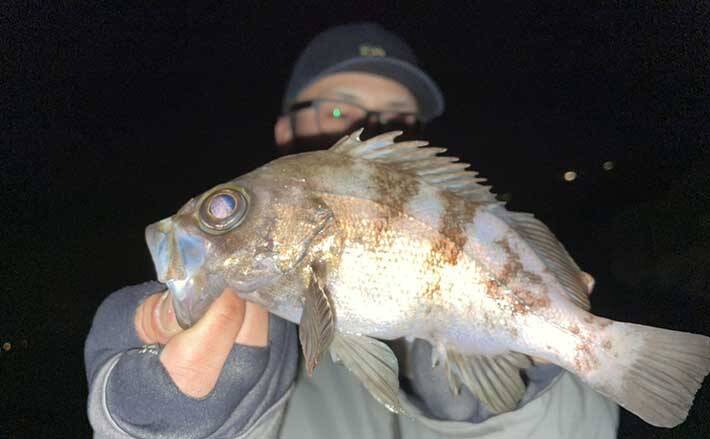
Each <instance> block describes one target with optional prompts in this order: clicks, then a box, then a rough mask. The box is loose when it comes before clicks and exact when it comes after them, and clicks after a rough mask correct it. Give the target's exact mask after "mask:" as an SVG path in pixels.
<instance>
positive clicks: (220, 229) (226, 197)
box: [199, 188, 248, 234]
mask: <svg viewBox="0 0 710 439" xmlns="http://www.w3.org/2000/svg"><path fill="white" fill-rule="evenodd" d="M247 200H248V199H247V196H246V194H245V193H244V192H243V191H242V190H238V189H232V188H221V189H217V190H216V191H214V192H213V193H211V194H210V195H208V196H207V197H206V198H205V199H204V200H203V201H202V205H201V206H200V209H199V218H200V227H201V228H202V230H204V231H205V232H207V233H211V234H221V233H226V232H228V231H230V230H232V229H234V228H235V227H237V226H238V225H239V224H240V223H241V222H242V220H243V219H244V217H245V214H246V212H247V207H248V201H247Z"/></svg>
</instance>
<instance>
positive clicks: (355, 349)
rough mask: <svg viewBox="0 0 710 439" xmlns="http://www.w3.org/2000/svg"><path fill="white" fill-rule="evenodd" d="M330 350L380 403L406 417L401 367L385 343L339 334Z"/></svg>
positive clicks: (337, 333)
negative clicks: (401, 384) (400, 394)
mask: <svg viewBox="0 0 710 439" xmlns="http://www.w3.org/2000/svg"><path fill="white" fill-rule="evenodd" d="M330 350H331V352H332V353H333V354H334V355H335V356H336V357H337V358H338V360H339V362H340V363H342V364H343V365H344V366H345V367H347V368H348V370H350V372H351V373H352V374H353V375H355V376H356V377H357V378H358V380H360V382H361V383H362V384H363V385H364V386H365V388H366V389H367V390H368V391H369V392H370V394H371V395H372V396H373V397H374V398H375V399H376V400H377V401H379V402H380V403H381V404H382V405H384V406H385V407H387V409H389V410H390V411H392V412H394V413H398V414H404V409H403V408H402V405H401V403H400V401H399V364H398V362H397V357H396V356H395V355H394V353H393V352H392V350H391V349H390V348H389V347H388V346H387V345H386V344H385V343H383V342H381V341H379V340H376V339H374V338H371V337H366V336H361V335H351V334H345V333H341V332H336V333H335V336H334V337H333V342H332V343H331V345H330Z"/></svg>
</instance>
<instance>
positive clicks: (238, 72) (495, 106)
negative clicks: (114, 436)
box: [0, 1, 710, 438]
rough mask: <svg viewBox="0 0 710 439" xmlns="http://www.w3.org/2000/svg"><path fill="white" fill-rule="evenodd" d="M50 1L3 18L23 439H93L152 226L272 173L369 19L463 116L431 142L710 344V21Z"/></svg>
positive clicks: (607, 287)
mask: <svg viewBox="0 0 710 439" xmlns="http://www.w3.org/2000/svg"><path fill="white" fill-rule="evenodd" d="M44 3H45V4H44V5H42V6H28V5H27V4H24V3H22V4H21V3H19V2H6V3H3V6H2V8H0V24H1V25H2V27H1V28H0V31H1V33H0V71H2V73H3V76H2V78H4V79H2V80H1V81H0V121H1V122H2V125H1V126H0V128H1V129H2V133H1V137H2V140H1V141H0V142H1V144H2V156H1V157H0V167H1V168H0V169H1V171H2V172H1V174H0V175H1V176H2V195H3V196H2V210H1V213H2V217H1V218H0V220H1V221H2V223H1V224H2V226H1V227H0V236H1V238H2V250H3V251H2V256H3V257H2V265H1V266H2V272H1V273H2V279H0V286H1V288H2V294H1V296H0V319H1V320H0V348H2V344H4V343H10V345H5V348H9V349H7V350H6V349H0V437H2V438H5V437H11V438H29V437H32V438H35V437H42V438H44V437H70V436H71V437H87V436H88V435H89V431H90V430H89V428H90V427H89V425H88V422H87V419H86V415H85V411H86V396H87V385H86V379H85V371H84V367H83V358H82V348H83V343H84V339H85V337H86V334H87V332H88V330H89V327H90V324H91V318H92V316H93V313H94V311H95V310H96V308H97V306H98V305H99V303H100V302H101V300H102V299H103V298H104V297H106V296H107V295H108V294H110V293H111V292H112V291H114V290H116V289H118V288H120V287H122V286H124V285H128V284H133V283H138V282H142V281H145V280H148V279H153V278H154V273H153V268H152V265H151V263H150V260H149V256H148V252H147V249H146V246H145V244H144V241H143V229H144V227H145V226H146V225H147V224H149V223H151V222H153V221H156V220H157V219H160V218H163V217H165V216H168V215H169V214H171V213H173V212H174V211H176V210H177V208H178V207H179V206H180V205H181V203H182V202H184V201H186V200H187V199H188V198H189V197H190V196H192V195H194V194H197V193H200V192H202V191H204V190H205V189H207V188H209V187H211V186H213V185H214V184H216V183H220V182H222V181H225V180H227V179H230V178H233V177H235V176H237V175H239V174H241V173H244V172H245V171H248V170H251V169H253V168H254V167H256V166H259V165H260V164H263V163H265V162H266V161H268V160H270V159H272V158H273V157H274V156H275V153H276V150H275V147H274V146H273V134H272V133H273V131H272V130H273V123H274V121H275V119H276V117H277V114H278V109H279V108H280V99H281V95H282V93H283V90H284V88H285V81H286V80H287V77H288V75H289V73H290V68H291V64H292V63H293V62H294V60H295V58H296V56H297V54H298V52H299V51H300V50H301V49H302V48H303V46H304V45H305V44H306V43H307V41H308V40H309V39H310V38H311V37H312V36H314V35H315V34H316V33H317V32H319V31H321V30H323V29H324V28H325V27H327V26H329V25H333V24H340V23H344V22H348V21H353V20H361V19H375V20H378V21H380V22H381V23H382V24H383V25H385V26H386V27H387V28H389V29H391V30H394V31H396V32H398V33H400V34H401V35H402V36H403V37H405V39H407V40H408V41H409V42H410V43H411V45H412V46H413V47H414V48H415V51H416V52H417V53H418V55H419V57H420V58H421V61H422V63H423V65H424V68H425V69H426V70H427V71H428V72H430V74H431V75H432V76H433V78H435V80H437V81H438V82H439V83H440V85H441V88H442V89H443V91H444V94H445V96H446V99H447V104H448V105H447V111H446V113H445V115H444V116H443V117H442V118H441V119H440V120H439V121H437V122H436V123H435V124H434V125H433V126H431V129H430V131H429V135H428V137H429V139H431V140H432V141H433V143H436V144H437V145H441V146H446V147H448V148H450V150H451V152H452V153H453V154H456V155H459V156H461V157H462V158H463V159H465V160H466V161H468V162H471V163H473V165H474V166H473V167H474V168H475V169H477V170H479V171H480V172H481V173H482V174H483V175H484V176H487V177H489V181H490V182H491V184H493V186H494V190H495V192H497V193H499V194H508V195H507V196H510V197H512V198H511V202H510V207H511V208H513V209H515V210H524V211H531V212H534V213H536V215H537V216H538V217H540V218H541V219H542V220H543V221H545V222H546V223H547V224H548V225H549V226H550V227H551V228H552V229H553V231H555V233H556V234H557V235H558V237H559V238H560V240H561V241H562V242H564V243H565V245H566V246H567V247H568V249H569V250H570V253H571V254H572V255H573V256H574V257H575V259H576V260H577V261H578V262H579V264H580V266H581V267H582V268H583V269H585V270H586V271H588V272H590V273H592V274H593V275H594V276H595V277H596V279H597V286H596V289H595V292H594V294H593V296H592V303H593V307H594V309H595V312H596V313H597V314H600V315H603V316H606V317H610V318H613V319H619V320H625V321H633V322H637V323H643V324H650V325H654V326H661V327H666V328H672V329H677V330H683V331H690V332H700V333H705V334H707V335H710V316H709V312H710V296H709V295H708V290H709V287H710V276H708V274H709V270H708V261H709V260H710V201H709V198H708V188H710V177H709V176H708V175H709V173H708V171H707V170H708V167H710V155H709V154H708V152H707V150H708V146H709V144H710V135H709V132H710V126H709V123H708V117H709V116H710V100H709V91H710V87H709V86H710V82H709V79H708V78H709V77H710V68H709V65H708V62H709V61H708V60H710V44H709V39H710V26H709V25H708V23H710V8H709V7H708V3H707V2H697V3H690V2H663V4H658V5H656V4H655V2H645V3H644V4H639V5H635V6H626V7H620V6H618V5H616V4H615V3H610V2H609V3H603V4H600V5H597V6H595V7H588V8H574V7H558V6H549V5H543V4H541V3H538V2H535V3H521V2H510V3H508V4H501V3H500V2H488V3H479V2H470V3H466V4H463V3H455V2H446V3H444V2H440V3H431V4H428V5H426V4H419V3H415V2H408V3H402V4H399V5H395V4H386V3H384V2H379V3H378V4H374V3H373V4H367V3H364V2H358V3H357V5H348V4H346V3H345V2H335V3H334V4H333V5H332V6H330V7H324V6H319V7H316V6H314V5H307V4H300V5H289V6H277V5H266V4H260V5H258V6H255V5H251V6H249V5H240V6H237V3H239V2H223V1H216V2H204V3H197V2H189V3H187V5H186V4H185V3H180V6H173V7H171V6H166V4H171V3H172V2H145V1H142V2H131V3H126V2H101V3H99V2H97V3H96V4H95V3H94V2H87V3H90V5H89V6H87V5H83V6H82V5H74V6H60V5H59V3H58V2H44ZM263 3H265V2H263ZM659 3H661V2H659ZM119 4H120V6H117V5H119ZM132 4H133V5H132ZM607 160H611V161H613V162H614V164H615V167H614V169H613V170H611V171H604V170H603V169H602V163H603V162H605V161H607ZM567 170H574V171H576V172H577V173H578V175H579V177H578V178H577V179H576V180H575V181H573V182H571V183H568V182H565V181H564V180H563V179H562V174H563V173H564V172H565V171H567ZM708 413H710V385H709V384H708V383H707V382H706V383H705V386H704V387H703V388H702V389H701V390H700V391H699V393H698V395H697V397H696V402H695V405H694V407H693V408H692V410H691V413H690V416H689V418H688V420H687V421H686V422H685V423H684V424H682V425H681V426H679V427H677V428H675V429H673V430H665V429H658V428H654V427H651V426H650V425H647V424H645V423H644V422H643V421H641V420H640V419H639V418H636V417H635V416H632V415H629V414H628V413H627V412H622V418H621V426H620V434H619V437H622V438H649V437H654V438H681V437H683V438H700V437H710V422H709V421H708V420H707V419H708V418H707V414H708Z"/></svg>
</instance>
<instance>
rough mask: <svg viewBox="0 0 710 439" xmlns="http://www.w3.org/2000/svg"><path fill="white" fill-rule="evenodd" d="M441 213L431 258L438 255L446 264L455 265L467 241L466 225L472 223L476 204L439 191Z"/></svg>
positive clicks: (477, 205) (447, 192)
mask: <svg viewBox="0 0 710 439" xmlns="http://www.w3.org/2000/svg"><path fill="white" fill-rule="evenodd" d="M439 197H440V198H441V201H442V207H443V213H442V215H441V219H440V220H439V221H440V225H439V235H440V236H439V239H437V240H436V241H435V242H434V243H433V244H432V247H431V253H432V257H435V256H436V255H439V256H440V257H441V258H442V259H443V260H444V261H445V262H446V263H447V264H449V265H456V263H457V262H458V259H459V255H461V253H463V249H464V246H465V245H466V241H467V240H468V234H467V233H466V225H468V224H471V223H472V222H473V217H474V216H475V215H476V210H477V209H478V207H479V204H478V203H473V202H471V201H468V200H466V199H464V198H461V197H459V196H458V195H455V194H453V193H451V192H449V191H441V192H440V194H439Z"/></svg>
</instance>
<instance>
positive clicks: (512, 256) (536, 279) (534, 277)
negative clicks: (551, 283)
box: [495, 238, 542, 285]
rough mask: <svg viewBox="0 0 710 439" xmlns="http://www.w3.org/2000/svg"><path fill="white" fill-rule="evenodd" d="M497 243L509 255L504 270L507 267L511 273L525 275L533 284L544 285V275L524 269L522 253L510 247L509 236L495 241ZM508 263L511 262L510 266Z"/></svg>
mask: <svg viewBox="0 0 710 439" xmlns="http://www.w3.org/2000/svg"><path fill="white" fill-rule="evenodd" d="M495 243H496V244H498V245H499V246H500V248H502V249H503V251H504V252H505V254H506V256H507V257H508V263H507V264H506V265H505V267H503V270H504V271H506V269H507V270H508V271H509V272H510V274H511V275H514V276H521V277H524V278H525V280H526V281H527V282H529V283H531V284H535V285H542V276H540V275H539V274H537V273H533V272H531V271H527V270H525V269H523V264H522V263H521V262H520V255H518V254H517V253H516V252H514V251H513V249H512V248H510V241H508V238H501V239H499V240H497V241H495ZM508 264H510V266H509V265H508Z"/></svg>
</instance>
